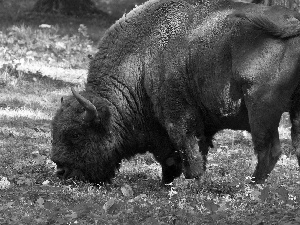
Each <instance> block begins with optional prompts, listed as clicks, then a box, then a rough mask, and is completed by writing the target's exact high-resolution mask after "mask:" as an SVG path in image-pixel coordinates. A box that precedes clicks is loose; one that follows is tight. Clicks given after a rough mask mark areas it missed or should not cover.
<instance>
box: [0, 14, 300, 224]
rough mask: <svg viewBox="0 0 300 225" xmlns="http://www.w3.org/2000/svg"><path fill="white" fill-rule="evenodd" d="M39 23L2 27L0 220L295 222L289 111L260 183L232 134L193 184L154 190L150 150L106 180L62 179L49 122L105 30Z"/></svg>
mask: <svg viewBox="0 0 300 225" xmlns="http://www.w3.org/2000/svg"><path fill="white" fill-rule="evenodd" d="M40 19H41V18H39V17H34V16H32V17H28V20H24V21H25V23H21V20H18V18H17V19H16V21H17V22H16V23H14V24H11V22H9V20H3V19H2V20H1V21H0V23H2V24H1V25H2V33H0V43H1V44H0V46H1V47H0V52H1V54H0V68H1V69H0V154H1V157H0V224H9V225H10V224H12V225H14V224H16V225H20V224H30V225H35V224H94V225H95V224H128V225H134V224H147V225H148V224H149V225H150V224H153V225H156V224H176V225H180V224H182V225H183V224H199V225H200V224H201V225H202V224H220V225H221V224H222V225H223V224H236V225H240V224H242V225H243V224H249V225H250V224H255V225H259V224H260V225H262V224H282V225H287V224H288V225H294V224H295V225H296V224H299V223H300V208H299V203H300V190H299V184H300V176H299V169H298V165H297V161H296V158H295V156H294V154H293V150H292V148H291V141H290V135H289V132H290V124H289V122H288V115H286V114H285V115H284V116H283V119H282V121H281V125H280V128H279V130H280V135H281V136H280V139H281V143H282V148H283V155H282V158H281V159H280V161H279V162H278V164H277V166H276V167H275V169H274V171H273V172H272V173H271V175H270V177H269V179H268V180H267V182H266V184H264V185H256V186H254V185H251V184H249V178H248V177H249V176H250V175H251V173H252V172H253V171H254V167H255V163H256V159H255V156H254V153H253V146H252V143H251V138H250V136H249V134H247V133H245V132H233V131H230V130H226V131H224V132H220V133H218V134H217V136H216V137H215V140H214V146H215V147H214V148H213V149H211V151H210V153H209V157H208V161H209V162H208V170H207V173H206V174H205V176H204V177H203V178H202V179H201V180H199V181H197V182H196V181H194V180H186V179H184V178H183V177H180V178H178V179H176V180H175V182H173V183H172V184H171V185H168V186H166V187H162V186H160V176H161V169H160V166H159V165H158V164H157V162H155V160H154V159H153V157H152V156H151V155H150V154H146V155H138V156H136V157H134V158H133V159H131V160H130V161H123V163H122V166H121V169H120V171H119V172H118V173H117V176H116V177H115V179H114V180H113V182H112V184H107V185H104V186H93V185H91V184H89V183H81V182H77V181H73V180H69V181H64V182H62V181H60V180H58V178H57V177H56V176H55V164H53V162H51V160H50V159H49V153H50V150H51V135H50V129H51V119H52V118H53V115H54V114H55V111H56V109H57V108H58V107H59V105H60V98H61V97H62V96H65V95H69V94H70V93H71V91H70V87H72V86H75V87H76V88H77V89H81V88H83V86H84V82H85V79H86V73H87V67H88V62H89V60H90V59H89V57H88V55H89V54H90V55H93V54H94V53H95V52H96V46H97V40H98V39H97V38H96V36H101V35H102V34H103V32H104V31H105V29H106V28H107V26H108V25H107V24H106V23H103V24H101V23H100V25H99V24H97V23H93V22H91V20H75V19H74V18H71V19H66V18H65V19H64V20H63V21H64V22H63V23H60V25H59V26H47V24H55V23H56V20H54V19H53V18H52V19H50V20H48V21H41V20H40ZM57 21H58V20H57ZM74 21H76V22H74ZM46 22H47V24H46ZM48 22H51V23H48ZM23 24H24V25H23ZM41 24H44V25H43V26H40V25H41ZM80 24H83V25H80ZM70 46H73V47H72V48H70ZM74 46H76V48H74Z"/></svg>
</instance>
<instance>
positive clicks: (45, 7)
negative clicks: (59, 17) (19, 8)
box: [33, 0, 108, 16]
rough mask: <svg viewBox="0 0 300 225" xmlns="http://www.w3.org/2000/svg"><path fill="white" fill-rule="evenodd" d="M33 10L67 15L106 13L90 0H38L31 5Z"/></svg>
mask: <svg viewBox="0 0 300 225" xmlns="http://www.w3.org/2000/svg"><path fill="white" fill-rule="evenodd" d="M33 11H34V12H40V13H52V14H63V15H69V16H74V15H89V14H102V15H103V14H106V13H105V12H102V11H101V10H99V9H98V8H97V7H96V5H95V3H94V2H93V1H92V0H38V1H37V2H36V3H35V5H34V6H33ZM106 15H107V16H108V14H106Z"/></svg>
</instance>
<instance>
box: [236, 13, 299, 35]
mask: <svg viewBox="0 0 300 225" xmlns="http://www.w3.org/2000/svg"><path fill="white" fill-rule="evenodd" d="M231 16H233V17H237V18H241V19H243V20H246V21H248V23H247V24H243V25H245V26H249V27H252V28H255V29H259V30H262V31H263V32H265V33H268V34H270V35H272V36H274V37H278V38H282V39H284V38H291V37H295V36H299V35H300V21H299V19H298V17H292V18H290V20H286V23H285V24H283V25H281V24H279V23H276V22H273V21H272V20H271V19H270V18H269V17H267V16H264V15H260V14H250V13H249V14H245V13H234V14H233V15H231Z"/></svg>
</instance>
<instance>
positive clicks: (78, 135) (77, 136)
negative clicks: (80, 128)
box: [71, 132, 80, 139]
mask: <svg viewBox="0 0 300 225" xmlns="http://www.w3.org/2000/svg"><path fill="white" fill-rule="evenodd" d="M79 137H80V133H77V132H74V133H72V135H71V138H72V139H78V138H79Z"/></svg>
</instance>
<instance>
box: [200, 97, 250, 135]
mask: <svg viewBox="0 0 300 225" xmlns="http://www.w3.org/2000/svg"><path fill="white" fill-rule="evenodd" d="M211 103H212V102H210V103H209V104H207V105H206V111H207V112H208V113H207V112H206V113H205V114H204V115H205V116H204V117H205V124H206V128H208V129H210V128H209V127H210V126H212V127H213V129H215V130H216V131H219V130H222V129H233V130H247V131H250V125H249V119H248V112H247V108H246V105H245V102H244V99H238V100H235V101H234V100H232V99H231V100H230V101H229V100H228V101H219V102H216V101H215V102H214V103H215V104H211Z"/></svg>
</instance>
